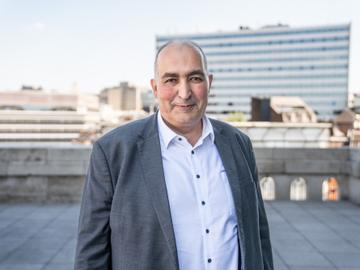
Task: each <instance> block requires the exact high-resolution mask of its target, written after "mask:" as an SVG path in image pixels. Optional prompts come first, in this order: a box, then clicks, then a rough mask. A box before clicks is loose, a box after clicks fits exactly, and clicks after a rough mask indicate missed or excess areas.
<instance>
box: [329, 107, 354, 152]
mask: <svg viewBox="0 0 360 270" xmlns="http://www.w3.org/2000/svg"><path fill="white" fill-rule="evenodd" d="M334 125H335V126H337V127H338V128H339V130H341V131H342V132H343V133H344V134H346V135H347V136H348V138H349V141H350V145H351V146H357V147H359V146H360V113H356V112H354V111H353V110H350V109H345V110H344V111H343V112H342V113H341V114H339V115H338V116H337V117H336V118H335V120H334Z"/></svg>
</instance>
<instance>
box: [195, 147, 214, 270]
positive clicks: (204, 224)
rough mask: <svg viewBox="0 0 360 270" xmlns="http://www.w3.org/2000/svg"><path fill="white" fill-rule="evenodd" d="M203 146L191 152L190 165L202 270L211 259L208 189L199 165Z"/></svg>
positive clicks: (209, 264)
mask: <svg viewBox="0 0 360 270" xmlns="http://www.w3.org/2000/svg"><path fill="white" fill-rule="evenodd" d="M202 150H203V145H199V146H197V147H196V148H193V149H192V150H191V164H192V169H193V172H194V181H195V187H196V188H195V190H196V196H197V201H198V208H199V214H200V219H201V228H200V230H201V231H200V234H201V236H202V242H203V260H204V262H203V264H204V269H207V270H208V269H211V264H212V261H213V259H212V258H211V256H210V251H211V246H210V245H211V239H210V238H211V228H210V224H209V221H210V218H209V209H208V207H209V205H210V204H209V203H208V199H209V196H208V187H207V184H208V183H207V181H208V179H206V173H205V172H204V170H203V168H202V166H201V164H202V162H201V159H202V158H206V156H204V154H205V153H202Z"/></svg>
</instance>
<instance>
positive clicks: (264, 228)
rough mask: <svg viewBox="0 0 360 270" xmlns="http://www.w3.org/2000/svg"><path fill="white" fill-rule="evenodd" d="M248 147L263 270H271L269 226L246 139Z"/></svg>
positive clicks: (252, 156) (254, 163) (256, 171)
mask: <svg viewBox="0 0 360 270" xmlns="http://www.w3.org/2000/svg"><path fill="white" fill-rule="evenodd" d="M248 145H249V148H250V162H249V164H250V166H251V168H250V169H251V172H252V175H253V177H254V181H255V185H256V191H257V195H258V196H257V197H258V198H259V204H258V205H259V209H258V211H259V228H260V240H261V249H262V258H263V265H264V270H273V269H274V265H273V255H272V248H271V242H270V231H269V224H268V221H267V217H266V212H265V207H264V201H263V199H262V195H261V190H260V186H259V176H258V170H257V166H256V161H255V155H254V150H253V147H252V143H251V141H250V139H249V138H248Z"/></svg>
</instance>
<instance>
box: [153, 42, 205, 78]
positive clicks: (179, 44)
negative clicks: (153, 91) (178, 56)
mask: <svg viewBox="0 0 360 270" xmlns="http://www.w3.org/2000/svg"><path fill="white" fill-rule="evenodd" d="M184 47H187V48H191V49H193V50H194V51H196V52H197V53H198V54H199V56H200V58H201V61H202V65H203V70H204V71H205V72H206V73H208V70H207V59H206V56H205V54H204V52H203V50H202V49H201V48H200V46H199V45H197V44H196V43H195V42H192V41H189V40H171V41H168V42H167V43H165V44H164V45H162V46H161V47H160V48H159V49H158V50H157V52H156V55H155V61H154V76H155V78H156V77H157V70H158V60H159V58H160V56H161V55H162V54H163V53H164V52H166V51H167V50H169V49H181V48H184Z"/></svg>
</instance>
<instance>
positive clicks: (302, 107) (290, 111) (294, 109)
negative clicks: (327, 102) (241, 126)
mask: <svg viewBox="0 0 360 270" xmlns="http://www.w3.org/2000/svg"><path fill="white" fill-rule="evenodd" d="M251 121H269V122H287V123H316V121H317V119H316V115H315V113H314V111H313V110H312V109H311V108H310V107H309V106H308V105H307V104H306V103H305V102H304V101H303V100H302V99H301V98H299V97H284V96H282V97H270V98H255V97H253V98H252V100H251Z"/></svg>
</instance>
